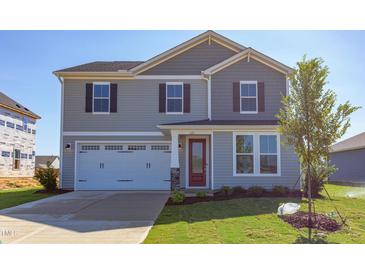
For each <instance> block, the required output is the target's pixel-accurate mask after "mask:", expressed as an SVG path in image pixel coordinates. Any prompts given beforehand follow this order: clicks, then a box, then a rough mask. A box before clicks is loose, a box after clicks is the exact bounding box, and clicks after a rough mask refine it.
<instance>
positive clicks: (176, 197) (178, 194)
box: [171, 190, 185, 204]
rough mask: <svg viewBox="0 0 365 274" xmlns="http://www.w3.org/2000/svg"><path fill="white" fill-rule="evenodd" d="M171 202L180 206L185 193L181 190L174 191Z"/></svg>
mask: <svg viewBox="0 0 365 274" xmlns="http://www.w3.org/2000/svg"><path fill="white" fill-rule="evenodd" d="M171 200H172V202H173V203H174V204H181V203H182V202H184V200H185V193H184V191H181V190H174V191H173V192H172V195H171Z"/></svg>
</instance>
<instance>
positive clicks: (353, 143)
mask: <svg viewBox="0 0 365 274" xmlns="http://www.w3.org/2000/svg"><path fill="white" fill-rule="evenodd" d="M361 148H365V132H363V133H360V134H358V135H355V136H352V137H350V138H348V139H346V140H343V141H341V142H339V143H337V144H334V145H333V146H332V147H331V152H340V151H348V150H355V149H361Z"/></svg>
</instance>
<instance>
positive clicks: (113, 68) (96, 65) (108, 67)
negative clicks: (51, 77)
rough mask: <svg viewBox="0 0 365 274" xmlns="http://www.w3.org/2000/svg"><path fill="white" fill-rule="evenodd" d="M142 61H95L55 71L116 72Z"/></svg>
mask: <svg viewBox="0 0 365 274" xmlns="http://www.w3.org/2000/svg"><path fill="white" fill-rule="evenodd" d="M142 63H143V62H142V61H110V62H105V61H96V62H92V63H86V64H82V65H79V66H75V67H69V68H65V69H61V70H57V71H55V72H117V71H119V70H128V69H131V68H133V67H135V66H137V65H139V64H142Z"/></svg>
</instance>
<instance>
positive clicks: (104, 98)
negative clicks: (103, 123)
mask: <svg viewBox="0 0 365 274" xmlns="http://www.w3.org/2000/svg"><path fill="white" fill-rule="evenodd" d="M93 88H94V89H93V112H94V113H109V109H110V108H109V105H110V85H109V83H94V85H93Z"/></svg>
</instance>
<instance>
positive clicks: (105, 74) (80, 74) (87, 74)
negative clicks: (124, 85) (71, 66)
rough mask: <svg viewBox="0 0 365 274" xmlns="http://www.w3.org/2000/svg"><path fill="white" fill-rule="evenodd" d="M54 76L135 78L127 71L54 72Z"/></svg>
mask: <svg viewBox="0 0 365 274" xmlns="http://www.w3.org/2000/svg"><path fill="white" fill-rule="evenodd" d="M53 74H54V75H55V76H57V77H64V78H66V77H67V78H79V77H93V78H95V77H111V78H126V77H133V76H134V74H133V73H131V72H130V71H127V70H119V71H112V72H110V71H107V72H106V71H54V72H53Z"/></svg>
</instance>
